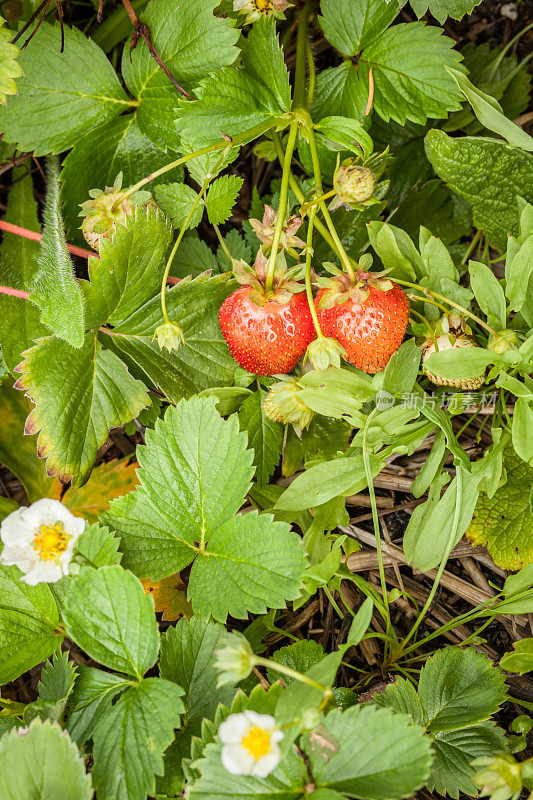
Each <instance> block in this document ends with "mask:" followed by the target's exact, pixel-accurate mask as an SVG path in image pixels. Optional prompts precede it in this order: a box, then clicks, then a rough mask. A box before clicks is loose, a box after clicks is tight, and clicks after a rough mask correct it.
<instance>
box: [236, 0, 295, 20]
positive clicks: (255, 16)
mask: <svg viewBox="0 0 533 800" xmlns="http://www.w3.org/2000/svg"><path fill="white" fill-rule="evenodd" d="M290 5H292V3H290V2H289V0H233V10H234V11H236V12H237V13H238V14H246V19H245V23H246V24H250V23H252V22H257V20H259V19H261V18H262V17H275V18H276V19H284V13H283V12H284V11H286V10H287V9H288V7H289V6H290Z"/></svg>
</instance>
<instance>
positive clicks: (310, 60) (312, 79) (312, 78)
mask: <svg viewBox="0 0 533 800" xmlns="http://www.w3.org/2000/svg"><path fill="white" fill-rule="evenodd" d="M305 47H306V53H307V64H308V67H309V86H308V88H307V108H309V106H310V105H311V103H312V102H313V97H314V95H315V86H316V67H315V59H314V57H313V50H312V48H311V42H310V41H309V39H307V41H306V45H305Z"/></svg>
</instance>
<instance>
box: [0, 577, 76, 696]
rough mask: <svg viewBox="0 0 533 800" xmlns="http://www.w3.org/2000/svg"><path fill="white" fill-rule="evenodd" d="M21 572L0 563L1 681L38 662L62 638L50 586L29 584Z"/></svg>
mask: <svg viewBox="0 0 533 800" xmlns="http://www.w3.org/2000/svg"><path fill="white" fill-rule="evenodd" d="M21 575H22V573H21V571H20V570H19V568H18V567H4V566H1V565H0V598H1V603H2V613H1V614H0V684H2V683H9V682H10V681H13V680H15V678H18V677H19V675H22V674H23V673H24V672H26V671H27V670H29V669H31V668H32V667H34V666H35V665H36V664H40V663H41V661H44V660H45V659H46V658H48V656H50V655H51V654H52V653H53V652H54V650H56V649H57V648H59V647H60V645H61V642H62V641H63V636H62V635H61V634H60V633H59V632H58V631H57V624H58V622H59V614H58V611H57V606H56V604H55V602H54V598H53V597H52V593H51V591H50V588H49V587H48V586H47V585H46V584H45V583H40V584H38V585H37V586H28V585H27V584H26V583H23V582H22V581H21V580H20V578H21Z"/></svg>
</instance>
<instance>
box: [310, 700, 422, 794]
mask: <svg viewBox="0 0 533 800" xmlns="http://www.w3.org/2000/svg"><path fill="white" fill-rule="evenodd" d="M322 726H323V728H324V730H323V733H322V735H323V737H324V738H325V739H327V740H328V742H330V743H331V744H330V746H328V748H327V749H325V748H324V749H323V748H320V746H318V747H316V748H312V749H311V752H310V759H311V764H312V774H313V777H314V778H315V779H316V781H317V783H319V785H320V786H324V787H328V788H331V789H334V790H336V791H338V792H340V793H342V794H343V795H344V794H349V795H351V796H355V797H366V798H372V800H388V799H389V798H390V797H397V796H398V795H400V796H401V797H407V796H409V795H412V794H414V792H415V791H416V790H417V789H419V788H420V787H421V786H423V785H424V783H425V782H426V780H427V779H428V777H429V773H430V768H431V760H432V758H431V748H430V742H429V739H428V738H427V737H426V736H425V735H424V732H423V729H422V728H421V727H418V726H417V725H412V724H411V723H410V720H409V718H408V717H406V716H405V715H403V714H393V713H392V712H391V711H389V709H387V708H379V709H376V708H372V707H367V708H361V707H359V706H353V707H352V708H349V709H348V710H347V711H345V712H344V713H341V712H340V711H339V710H334V711H330V713H329V714H328V715H327V716H326V717H325V719H324V721H323V723H322ZM304 743H305V739H304ZM304 747H305V744H304ZM326 754H327V755H328V758H325V757H324V756H325V755H326Z"/></svg>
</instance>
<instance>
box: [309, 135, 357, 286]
mask: <svg viewBox="0 0 533 800" xmlns="http://www.w3.org/2000/svg"><path fill="white" fill-rule="evenodd" d="M307 133H308V135H309V149H310V150H311V160H312V162H313V172H314V176H315V189H316V192H317V194H318V196H319V197H321V196H322V195H323V194H324V188H323V185H322V171H321V169H320V160H319V158H318V150H317V147H316V138H315V132H314V130H313V128H312V127H311V126H309V128H308V130H307ZM319 206H320V210H321V211H322V214H323V215H324V219H325V220H326V225H327V226H328V230H329V232H330V235H331V238H332V239H333V241H334V243H335V250H336V252H337V253H338V254H339V256H340V258H341V261H342V263H343V264H344V267H345V269H346V272H347V273H348V275H349V276H350V280H351V281H352V282H354V283H355V272H354V269H353V267H352V265H351V263H350V259H349V257H348V253H347V252H346V250H345V249H344V246H343V244H342V242H341V240H340V238H339V234H338V233H337V231H336V229H335V225H334V224H333V220H332V219H331V214H330V213H329V211H328V207H327V206H326V203H325V202H324V200H321V202H320V203H319Z"/></svg>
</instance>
